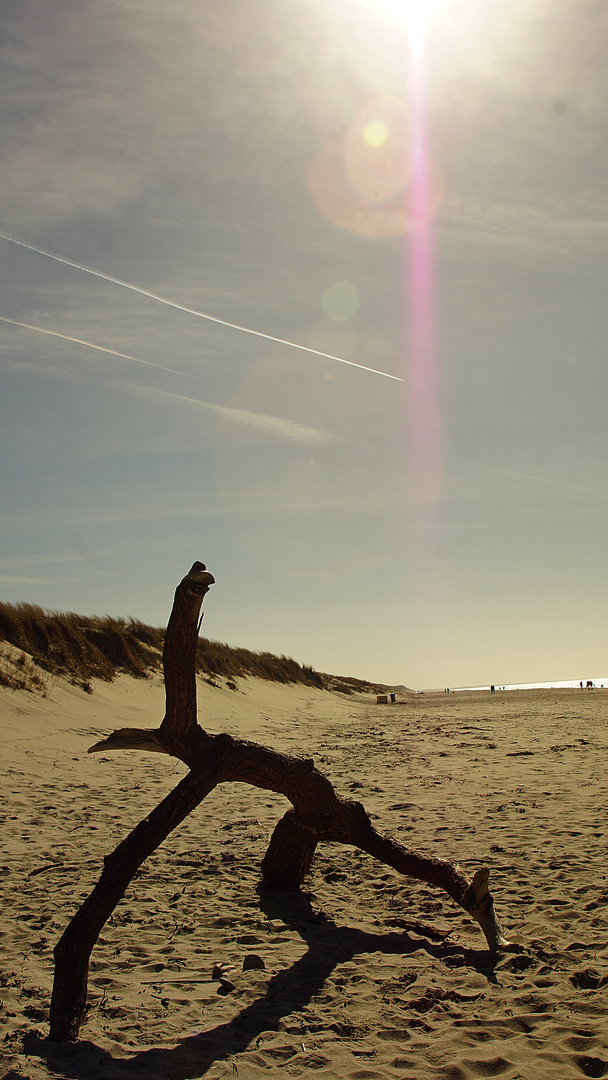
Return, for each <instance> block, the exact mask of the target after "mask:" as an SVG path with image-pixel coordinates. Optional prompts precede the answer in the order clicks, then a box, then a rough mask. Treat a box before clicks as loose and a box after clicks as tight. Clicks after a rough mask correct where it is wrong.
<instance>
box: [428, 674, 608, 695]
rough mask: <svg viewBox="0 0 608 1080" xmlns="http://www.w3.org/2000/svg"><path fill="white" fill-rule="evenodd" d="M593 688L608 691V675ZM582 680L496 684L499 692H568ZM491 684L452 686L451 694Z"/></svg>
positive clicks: (430, 691)
mask: <svg viewBox="0 0 608 1080" xmlns="http://www.w3.org/2000/svg"><path fill="white" fill-rule="evenodd" d="M591 682H592V683H593V687H594V689H595V690H605V689H606V690H608V675H604V677H603V678H600V679H592V680H591ZM586 683H587V680H586V679H583V690H584V689H585V688H586ZM580 685H581V680H580V679H561V680H559V681H557V682H524V683H504V684H503V685H499V684H498V683H495V686H496V689H497V690H566V689H568V688H572V687H578V688H579V689H580ZM489 689H490V686H489V684H488V685H487V686H450V692H452V691H454V693H461V692H462V691H464V690H489ZM423 692H424V693H425V694H441V693H443V690H442V689H439V690H425V691H423Z"/></svg>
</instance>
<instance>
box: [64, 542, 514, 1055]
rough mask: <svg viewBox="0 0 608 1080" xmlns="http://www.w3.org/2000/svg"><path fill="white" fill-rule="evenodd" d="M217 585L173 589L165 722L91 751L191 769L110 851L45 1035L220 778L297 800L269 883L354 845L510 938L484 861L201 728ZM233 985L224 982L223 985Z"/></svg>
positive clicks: (122, 733) (75, 927) (73, 1031)
mask: <svg viewBox="0 0 608 1080" xmlns="http://www.w3.org/2000/svg"><path fill="white" fill-rule="evenodd" d="M213 583H214V579H213V577H212V575H211V574H210V573H209V572H208V571H207V568H206V566H205V565H204V563H200V562H195V563H194V565H193V567H192V569H191V570H190V572H189V573H188V574H187V575H186V577H185V578H184V579H183V581H181V582H180V584H179V585H178V586H177V589H176V592H175V599H174V601H173V610H172V612H171V618H170V619H169V625H168V627H167V633H166V637H165V644H164V652H163V667H164V672H165V695H166V713H165V718H164V720H163V722H162V724H161V725H160V727H159V728H148V729H141V728H121V729H120V730H118V731H114V732H112V734H111V735H109V736H108V738H107V739H103V740H102V741H101V742H98V743H95V745H94V746H92V747H91V748H90V750H89V753H94V752H96V751H100V750H101V751H104V752H107V751H108V750H125V749H130V750H133V749H140V750H151V751H154V752H156V753H161V754H171V755H173V756H174V757H177V758H179V759H180V760H181V761H184V762H185V763H186V765H188V767H189V769H190V772H189V773H188V774H187V775H186V776H185V777H184V778H183V779H182V780H181V781H180V783H179V784H178V785H177V787H175V788H174V789H173V791H171V792H170V793H169V795H167V796H166V797H165V798H164V799H163V800H162V802H161V803H159V805H158V806H157V807H156V808H155V809H154V810H152V812H151V813H150V814H148V816H147V817H146V818H144V820H143V821H140V823H139V825H137V826H136V827H135V829H133V831H132V832H131V833H129V835H128V836H127V837H126V838H125V839H124V840H123V841H122V843H120V844H119V845H118V847H117V848H116V849H115V850H114V851H113V852H112V853H111V854H110V855H107V856H106V857H105V859H104V867H103V871H102V874H101V877H100V879H99V881H98V882H97V885H96V886H95V888H94V889H93V891H92V893H91V894H90V896H89V897H88V898H87V899H86V900H85V901H84V903H83V904H82V906H81V907H80V909H79V910H78V911H77V912H76V914H75V916H74V918H73V919H72V920H71V922H70V923H69V925H68V926H67V928H66V930H65V931H64V933H63V935H62V937H61V938H60V940H59V941H58V943H57V945H56V946H55V951H54V955H55V979H54V983H53V996H52V999H51V1013H50V1033H49V1034H50V1038H51V1039H54V1040H56V1041H58V1042H64V1041H66V1040H74V1039H77V1038H78V1031H79V1029H80V1025H81V1022H82V1019H83V1016H84V1012H85V1005H86V996H87V975H88V968H89V957H90V955H91V951H92V949H93V946H94V945H95V942H96V941H97V938H98V936H99V933H100V930H101V928H102V926H103V925H104V923H105V922H106V920H107V919H108V918H109V917H110V915H111V914H112V912H113V911H114V908H115V907H116V905H117V904H118V902H119V900H120V899H121V898H122V896H123V895H124V893H125V890H126V889H127V886H128V885H129V882H130V881H131V879H132V878H133V876H134V875H135V873H136V872H137V870H138V869H139V867H140V866H141V865H142V863H143V862H144V861H145V860H146V859H147V857H148V856H149V855H151V853H152V852H153V851H155V850H156V848H157V847H158V846H159V844H161V843H162V842H163V840H165V839H166V837H167V836H168V835H169V833H170V832H171V831H172V830H173V829H175V828H176V826H177V825H179V824H180V822H182V821H183V820H184V818H185V817H187V815H188V814H189V813H190V812H191V811H192V810H194V809H195V807H196V806H198V804H199V803H200V802H202V801H203V799H204V798H205V796H206V795H208V794H209V793H210V792H211V791H213V789H214V788H215V787H216V786H217V785H218V784H221V783H226V782H227V781H238V782H240V783H243V782H244V783H248V784H253V785H254V786H255V787H259V788H264V789H266V790H270V791H277V792H280V793H281V794H283V795H285V796H286V798H287V799H289V801H290V802H291V805H292V809H291V810H288V811H287V813H286V814H285V815H284V817H282V818H281V820H280V821H279V822H278V824H277V825H276V827H275V830H274V833H273V835H272V838H271V840H270V844H269V846H268V850H267V852H266V855H265V856H264V859H263V861H262V875H263V881H264V884H265V886H266V887H267V888H270V889H287V890H294V891H297V890H299V888H300V885H301V884H302V882H303V880H304V877H305V875H306V873H307V871H308V869H309V867H310V865H311V862H312V860H313V856H314V853H315V849H316V846H317V844H318V843H319V841H320V840H330V841H334V842H338V843H342V844H351V845H352V846H353V847H357V848H360V849H361V850H362V851H366V852H367V853H368V854H369V855H373V856H374V857H375V858H377V859H379V860H380V861H381V862H384V863H387V864H388V865H389V866H392V867H393V868H394V869H395V870H397V871H398V872H399V873H401V874H406V875H409V876H410V877H414V878H418V879H419V880H421V881H426V882H429V883H430V884H432V885H436V886H437V887H438V888H440V889H443V890H444V891H445V892H447V893H448V894H449V895H450V896H451V897H452V899H454V900H455V901H456V903H458V904H460V906H461V907H462V908H464V910H465V911H467V912H468V913H469V915H471V916H472V917H473V918H474V919H476V920H477V922H478V923H479V924H480V926H481V928H482V930H483V932H484V934H485V936H486V939H487V942H488V946H489V948H490V949H491V950H493V951H495V950H496V949H497V948H498V947H499V946H503V945H507V944H508V942H507V940H506V938H505V936H504V934H503V931H502V929H501V927H500V926H499V924H498V922H497V920H496V917H495V914H494V904H493V900H492V896H491V893H490V891H489V889H488V877H489V871H488V870H487V869H486V868H484V869H481V870H478V871H477V873H476V874H475V876H474V877H473V879H472V880H469V878H467V877H466V876H465V875H464V874H463V872H462V871H461V870H460V869H459V868H458V867H457V866H454V865H453V864H452V863H449V862H446V861H445V860H443V859H435V858H432V857H431V856H428V855H423V854H422V853H421V852H418V851H415V850H413V849H411V848H407V847H405V846H404V845H403V844H399V843H397V841H396V840H393V839H392V838H390V837H387V836H383V835H382V834H381V833H379V832H377V831H376V829H375V828H374V826H373V825H372V823H371V821H370V818H369V817H368V815H367V813H366V811H365V809H364V807H363V806H362V804H361V803H359V802H355V801H354V800H353V799H346V798H344V797H343V796H341V795H338V794H337V793H336V792H335V791H334V789H333V787H332V785H331V784H330V782H329V780H327V779H326V777H325V776H323V774H322V773H320V772H319V771H318V770H317V769H315V767H314V762H313V761H312V760H311V759H310V758H308V759H305V758H296V757H290V756H287V755H285V754H280V753H278V752H277V751H275V750H270V749H269V748H267V747H265V746H261V745H260V744H259V743H255V742H250V741H248V740H245V739H235V738H233V737H232V736H230V735H228V734H225V733H222V734H219V735H209V734H208V733H207V732H206V731H204V730H203V728H201V727H199V725H198V724H197V722H196V715H197V714H196V674H195V659H196V648H197V642H198V618H199V613H200V609H201V604H202V602H203V597H204V596H205V594H206V593H207V592H208V590H209V588H210V586H211V585H213ZM222 975H223V973H222ZM230 989H232V987H230ZM230 989H228V986H227V985H226V986H225V987H224V989H223V992H224V993H229V992H230Z"/></svg>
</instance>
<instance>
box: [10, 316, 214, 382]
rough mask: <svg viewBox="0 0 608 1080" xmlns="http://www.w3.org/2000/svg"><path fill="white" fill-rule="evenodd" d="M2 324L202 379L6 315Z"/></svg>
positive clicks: (175, 373)
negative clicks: (8, 324)
mask: <svg viewBox="0 0 608 1080" xmlns="http://www.w3.org/2000/svg"><path fill="white" fill-rule="evenodd" d="M0 320H1V321H2V322H6V323H10V324H11V326H20V327H21V328H22V329H23V330H35V331H36V332H37V333H38V334H49V336H50V337H58V338H61V339H62V340H63V341H73V342H74V344H75V345H86V346H87V348H88V349H97V351H98V352H103V353H109V354H110V356H120V357H121V359H123V360H133V361H135V363H136V364H145V365H146V367H153V368H156V369H157V370H158V371H168V372H169V374H170V375H184V376H185V377H187V378H193V379H200V378H201V376H200V375H194V374H192V373H191V372H187V371H178V370H177V368H170V367H164V365H163V364H155V363H154V362H153V361H152V360H142V359H141V357H140V356H131V355H130V354H129V353H124V352H117V351H116V349H107V348H106V347H105V346H104V345H95V344H94V342H92V341H84V340H83V338H77V337H70V335H69V334H60V333H59V331H58V330H46V329H45V328H44V327H43V326H32V325H31V323H25V322H18V321H17V319H8V318H7V317H6V315H0Z"/></svg>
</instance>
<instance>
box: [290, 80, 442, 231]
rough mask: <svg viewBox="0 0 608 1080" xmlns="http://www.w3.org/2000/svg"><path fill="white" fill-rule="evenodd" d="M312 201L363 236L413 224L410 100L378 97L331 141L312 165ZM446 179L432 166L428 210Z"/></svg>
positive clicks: (436, 203)
mask: <svg viewBox="0 0 608 1080" xmlns="http://www.w3.org/2000/svg"><path fill="white" fill-rule="evenodd" d="M306 178H307V181H308V190H309V192H310V196H311V198H312V201H313V203H314V205H315V207H316V209H317V211H318V212H319V214H320V215H321V216H322V217H324V218H325V219H326V220H327V221H331V222H332V224H333V225H337V226H339V227H340V228H342V229H348V230H349V231H350V232H353V233H356V234H357V235H358V236H366V237H369V238H370V239H378V240H379V239H383V238H385V237H390V236H399V235H400V234H403V233H406V232H409V231H410V230H411V229H412V228H413V227H414V223H413V221H412V208H411V195H410V185H411V180H412V148H411V124H410V115H409V110H408V106H407V102H405V101H404V99H403V98H399V97H397V96H385V97H376V98H372V99H371V100H370V101H368V102H367V103H366V104H365V105H364V106H363V107H362V108H361V109H360V110H359V112H358V113H357V115H356V116H355V118H354V120H353V122H352V123H351V125H350V126H349V128H348V130H347V132H346V133H345V135H343V136H338V137H337V138H334V139H332V140H331V141H330V142H328V143H327V144H326V145H325V146H324V147H323V148H322V150H320V152H319V153H318V154H317V155H316V157H315V158H313V160H312V161H311V163H310V165H309V166H308V170H307V177H306ZM444 192H445V182H444V179H443V176H442V175H441V173H439V172H438V170H437V169H435V168H434V167H433V166H432V165H430V166H429V172H428V191H427V193H426V198H427V200H428V212H429V214H430V215H431V216H433V215H434V214H435V212H436V210H437V208H438V206H439V204H440V203H441V201H442V199H443V195H444Z"/></svg>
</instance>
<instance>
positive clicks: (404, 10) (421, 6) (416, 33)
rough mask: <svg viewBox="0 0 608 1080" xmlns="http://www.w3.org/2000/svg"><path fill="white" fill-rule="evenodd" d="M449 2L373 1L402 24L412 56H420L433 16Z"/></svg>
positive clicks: (438, 0) (436, 0) (426, 0)
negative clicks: (405, 28)
mask: <svg viewBox="0 0 608 1080" xmlns="http://www.w3.org/2000/svg"><path fill="white" fill-rule="evenodd" d="M448 2H449V0H375V3H376V4H377V5H378V6H379V7H383V8H385V9H386V10H387V11H390V12H391V13H392V14H393V15H396V16H397V18H398V19H399V20H400V21H401V22H404V23H405V24H406V26H407V33H408V37H409V42H410V49H411V50H412V53H413V54H414V56H420V53H421V52H422V47H423V45H424V39H425V37H426V34H427V31H428V28H429V26H430V24H431V21H432V19H433V16H434V15H435V14H436V13H437V12H438V11H439V10H440V8H442V7H445V5H446V3H448Z"/></svg>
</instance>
